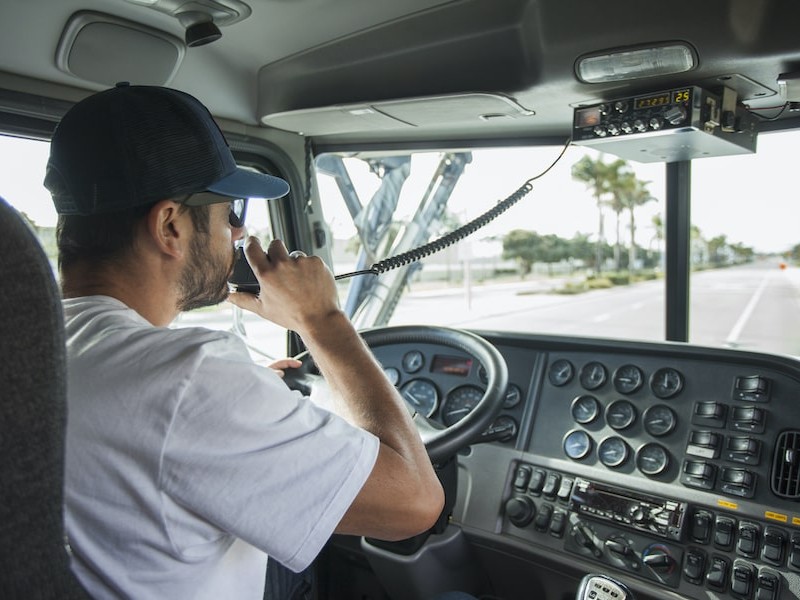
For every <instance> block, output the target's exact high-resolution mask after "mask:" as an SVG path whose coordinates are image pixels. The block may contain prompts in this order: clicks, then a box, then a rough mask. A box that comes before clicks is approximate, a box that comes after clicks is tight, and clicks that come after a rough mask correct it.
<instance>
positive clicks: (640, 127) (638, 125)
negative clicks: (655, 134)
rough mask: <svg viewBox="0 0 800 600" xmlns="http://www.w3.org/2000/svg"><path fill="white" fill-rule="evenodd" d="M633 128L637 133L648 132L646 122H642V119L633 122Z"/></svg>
mask: <svg viewBox="0 0 800 600" xmlns="http://www.w3.org/2000/svg"><path fill="white" fill-rule="evenodd" d="M633 128H634V129H635V130H636V131H640V132H641V131H647V123H645V122H644V121H642V120H641V119H636V120H635V121H634V122H633Z"/></svg>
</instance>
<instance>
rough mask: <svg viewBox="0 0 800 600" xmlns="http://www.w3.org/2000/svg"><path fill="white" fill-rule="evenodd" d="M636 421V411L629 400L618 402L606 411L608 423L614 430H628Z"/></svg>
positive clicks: (613, 403)
mask: <svg viewBox="0 0 800 600" xmlns="http://www.w3.org/2000/svg"><path fill="white" fill-rule="evenodd" d="M635 420H636V409H635V408H634V407H633V404H631V403H630V402H628V401H627V400H617V401H616V402H612V403H611V404H609V405H608V408H607V409H606V422H607V423H608V426H609V427H611V428H612V429H616V430H618V431H619V430H620V429H627V428H628V427H630V426H631V425H632V424H633V422H634V421H635Z"/></svg>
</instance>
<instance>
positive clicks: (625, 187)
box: [620, 173, 656, 272]
mask: <svg viewBox="0 0 800 600" xmlns="http://www.w3.org/2000/svg"><path fill="white" fill-rule="evenodd" d="M627 175H628V173H626V176H625V178H624V181H623V182H622V185H621V186H620V187H621V190H622V194H621V195H622V199H623V204H624V205H625V208H627V209H628V213H629V214H630V222H629V223H630V225H629V227H630V231H631V245H630V247H629V248H628V270H629V271H631V272H632V271H633V270H634V266H635V264H636V215H635V211H636V208H637V207H639V206H643V205H645V204H647V203H648V202H652V201H653V200H656V198H655V197H653V196H651V195H650V191H649V190H648V189H647V184H648V183H650V182H649V181H641V180H640V179H637V178H636V177H635V176H633V173H630V175H631V176H630V177H628V176H627Z"/></svg>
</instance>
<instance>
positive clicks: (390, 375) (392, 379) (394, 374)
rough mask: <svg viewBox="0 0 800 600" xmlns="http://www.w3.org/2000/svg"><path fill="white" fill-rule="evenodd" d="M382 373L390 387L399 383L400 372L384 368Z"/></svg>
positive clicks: (391, 368)
mask: <svg viewBox="0 0 800 600" xmlns="http://www.w3.org/2000/svg"><path fill="white" fill-rule="evenodd" d="M383 372H384V373H385V374H386V379H388V380H389V383H391V384H392V385H397V384H398V383H400V371H398V370H397V369H395V368H394V367H384V368H383Z"/></svg>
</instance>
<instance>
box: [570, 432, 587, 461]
mask: <svg viewBox="0 0 800 600" xmlns="http://www.w3.org/2000/svg"><path fill="white" fill-rule="evenodd" d="M591 451H592V438H591V437H589V434H588V433H586V432H585V431H581V430H579V429H576V430H574V431H570V432H569V433H568V434H567V435H566V437H565V438H564V452H566V454H567V456H569V457H570V458H571V459H573V460H579V459H581V458H585V457H586V456H588V454H589V452H591Z"/></svg>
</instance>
